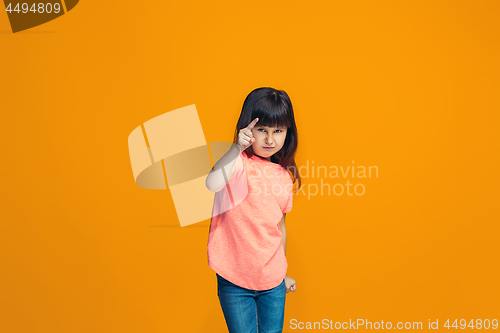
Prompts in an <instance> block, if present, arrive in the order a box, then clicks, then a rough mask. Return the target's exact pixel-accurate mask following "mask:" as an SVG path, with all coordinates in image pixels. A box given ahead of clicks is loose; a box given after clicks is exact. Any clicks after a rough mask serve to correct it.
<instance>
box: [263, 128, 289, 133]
mask: <svg viewBox="0 0 500 333" xmlns="http://www.w3.org/2000/svg"><path fill="white" fill-rule="evenodd" d="M260 130H263V131H264V132H265V131H266V130H265V129H263V128H259V129H257V131H259V132H260ZM275 132H278V133H281V132H283V130H276V131H275Z"/></svg>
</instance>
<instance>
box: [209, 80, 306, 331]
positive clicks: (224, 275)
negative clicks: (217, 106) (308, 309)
mask: <svg viewBox="0 0 500 333" xmlns="http://www.w3.org/2000/svg"><path fill="white" fill-rule="evenodd" d="M296 150H297V128H296V126H295V119H294V115H293V108H292V103H291V101H290V98H289V97H288V95H287V93H286V92H284V91H283V90H276V89H273V88H258V89H255V90H254V91H252V92H251V93H250V94H249V95H248V96H247V98H246V99H245V102H244V103H243V109H242V111H241V115H240V118H239V120H238V124H237V125H236V131H235V134H234V140H233V146H232V147H231V149H230V150H229V151H228V152H227V153H226V154H225V155H224V156H223V157H222V158H221V159H220V160H219V161H218V162H217V163H216V164H215V165H214V167H213V168H212V170H211V171H210V173H209V174H208V176H207V179H206V185H207V188H208V189H209V190H211V191H213V192H216V194H215V200H214V207H213V210H212V219H211V222H210V231H209V236H208V249H207V253H208V265H209V266H210V268H212V269H213V270H214V271H215V272H216V278H217V295H218V297H219V302H220V305H221V308H222V312H223V313H224V317H225V320H226V324H227V327H228V329H229V332H230V333H248V332H259V328H260V329H261V330H262V332H282V330H283V323H284V319H285V296H286V293H288V292H289V291H293V292H295V290H296V282H295V280H294V279H293V278H291V277H289V276H288V275H286V270H287V268H288V263H287V260H286V257H285V254H286V228H285V215H286V213H288V212H289V211H290V210H291V209H292V198H293V184H294V183H295V182H297V184H298V186H297V190H298V189H299V188H300V185H301V180H300V175H299V174H298V172H297V166H296V164H295V160H294V155H295V151H296Z"/></svg>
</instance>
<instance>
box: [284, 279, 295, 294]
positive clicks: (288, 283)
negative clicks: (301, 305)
mask: <svg viewBox="0 0 500 333" xmlns="http://www.w3.org/2000/svg"><path fill="white" fill-rule="evenodd" d="M285 287H286V292H287V293H288V292H289V291H293V292H295V290H296V289H297V282H296V281H295V280H294V279H293V278H291V277H289V276H288V275H286V276H285Z"/></svg>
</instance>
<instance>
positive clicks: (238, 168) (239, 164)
mask: <svg viewBox="0 0 500 333" xmlns="http://www.w3.org/2000/svg"><path fill="white" fill-rule="evenodd" d="M241 154H242V153H240V154H239V155H238V157H236V161H235V162H234V168H235V170H234V174H233V175H232V176H231V178H229V179H228V181H229V180H233V179H235V178H239V177H241V175H242V174H243V173H244V171H245V169H244V167H243V158H242V157H241Z"/></svg>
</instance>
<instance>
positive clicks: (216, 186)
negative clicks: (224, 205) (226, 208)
mask: <svg viewBox="0 0 500 333" xmlns="http://www.w3.org/2000/svg"><path fill="white" fill-rule="evenodd" d="M241 152H242V150H241V147H240V145H238V144H233V146H232V147H231V149H229V150H228V152H227V153H226V154H225V155H224V156H222V157H221V159H220V160H219V161H218V162H217V163H215V165H214V166H213V168H212V170H210V173H209V174H208V176H207V179H206V181H205V185H206V186H207V188H208V189H209V190H210V191H212V192H219V191H220V190H222V189H223V188H224V186H226V184H227V181H228V180H229V179H230V178H231V177H232V176H233V174H234V172H235V168H234V165H235V162H236V158H237V157H238V156H239V155H240V154H241Z"/></svg>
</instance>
